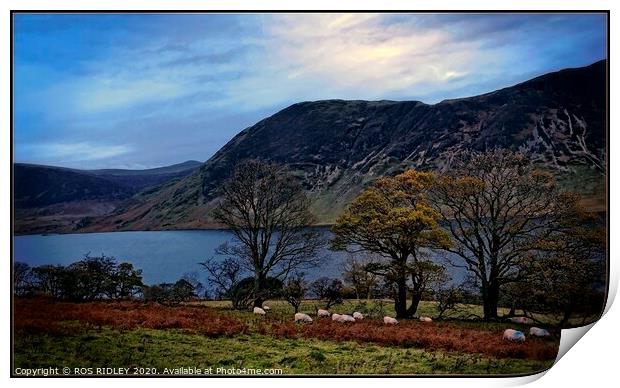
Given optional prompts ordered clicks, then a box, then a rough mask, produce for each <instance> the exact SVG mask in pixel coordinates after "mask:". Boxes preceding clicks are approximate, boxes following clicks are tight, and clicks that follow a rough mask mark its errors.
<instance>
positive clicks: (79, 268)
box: [61, 255, 116, 302]
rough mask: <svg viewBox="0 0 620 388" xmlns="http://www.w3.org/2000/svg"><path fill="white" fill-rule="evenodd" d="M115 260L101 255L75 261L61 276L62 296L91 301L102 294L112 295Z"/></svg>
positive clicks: (113, 292) (87, 256)
mask: <svg viewBox="0 0 620 388" xmlns="http://www.w3.org/2000/svg"><path fill="white" fill-rule="evenodd" d="M115 273H116V261H115V260H114V258H112V257H107V256H105V255H101V256H100V257H90V256H89V255H86V256H85V258H84V259H82V260H80V261H77V262H75V263H73V264H71V265H69V266H68V267H66V268H65V270H64V274H63V276H62V282H61V284H62V290H63V296H64V297H65V298H67V299H72V300H75V301H78V302H79V301H92V300H94V299H97V298H100V297H102V296H108V297H109V296H110V295H114V294H115V292H116V283H115V282H114V275H115Z"/></svg>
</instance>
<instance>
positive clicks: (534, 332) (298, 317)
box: [254, 306, 551, 342]
mask: <svg viewBox="0 0 620 388" xmlns="http://www.w3.org/2000/svg"><path fill="white" fill-rule="evenodd" d="M269 310H270V308H269V306H263V307H262V308H260V307H254V314H257V315H265V314H267V311H269ZM316 315H317V317H319V318H329V317H331V318H332V321H335V322H342V323H346V322H355V321H360V320H362V319H364V315H363V314H362V313H360V312H359V311H356V312H354V313H353V314H352V315H348V314H336V313H333V314H332V313H330V312H329V311H327V310H323V309H318V310H317V314H316ZM419 319H420V321H421V322H432V321H433V320H432V319H431V318H430V317H424V316H422V317H420V318H419ZM510 321H511V322H513V323H523V324H526V323H529V319H528V318H526V317H514V318H511V319H510ZM295 322H296V323H312V318H311V317H310V315H308V314H304V313H295ZM383 323H384V324H386V325H398V321H397V320H396V318H392V317H390V316H385V317H383ZM550 335H551V334H550V333H549V332H548V331H547V330H545V329H541V328H539V327H531V328H530V336H532V337H540V338H543V337H549V336H550ZM503 339H505V340H508V341H517V342H523V341H525V334H523V332H521V331H518V330H514V329H506V330H504V335H503Z"/></svg>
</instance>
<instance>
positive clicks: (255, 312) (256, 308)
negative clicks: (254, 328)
mask: <svg viewBox="0 0 620 388" xmlns="http://www.w3.org/2000/svg"><path fill="white" fill-rule="evenodd" d="M254 314H258V315H265V314H266V313H265V310H263V309H262V308H260V307H254Z"/></svg>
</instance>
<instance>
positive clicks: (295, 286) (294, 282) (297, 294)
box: [282, 273, 308, 313]
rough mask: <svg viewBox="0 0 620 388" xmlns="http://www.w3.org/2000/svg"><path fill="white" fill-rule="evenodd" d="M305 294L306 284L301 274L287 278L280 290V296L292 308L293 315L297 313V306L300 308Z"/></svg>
mask: <svg viewBox="0 0 620 388" xmlns="http://www.w3.org/2000/svg"><path fill="white" fill-rule="evenodd" d="M306 292H308V283H307V282H306V279H304V274H303V273H298V274H295V276H293V277H290V278H288V279H287V281H286V283H285V284H284V287H283V288H282V295H283V296H284V297H285V298H286V300H287V302H289V303H290V304H291V306H293V308H294V309H295V313H298V312H299V306H301V302H303V300H304V298H305V296H306Z"/></svg>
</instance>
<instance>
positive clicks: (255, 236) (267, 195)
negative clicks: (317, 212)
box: [213, 160, 323, 307]
mask: <svg viewBox="0 0 620 388" xmlns="http://www.w3.org/2000/svg"><path fill="white" fill-rule="evenodd" d="M220 194H221V200H220V201H219V203H218V205H217V207H216V209H215V210H214V211H213V218H214V219H215V220H216V221H217V222H220V223H222V224H223V225H225V226H226V227H227V228H229V229H230V231H231V232H232V234H233V235H234V237H235V241H234V243H232V244H224V245H222V246H220V248H219V253H222V254H225V255H227V256H229V257H230V258H232V259H234V260H236V261H237V262H238V263H239V264H240V266H241V267H242V268H243V269H245V270H247V271H249V272H250V273H251V274H252V276H253V279H254V284H253V287H252V294H253V301H254V303H253V304H254V306H257V307H260V306H262V303H263V301H264V300H265V295H264V291H265V284H266V281H267V278H268V277H273V278H277V279H285V278H286V276H287V275H288V274H289V273H290V272H291V271H294V270H302V269H304V268H308V267H311V266H315V265H317V264H318V262H319V260H318V257H317V252H318V250H319V248H320V247H321V246H322V245H323V239H322V238H321V235H320V233H318V231H316V230H313V229H310V228H308V226H309V225H311V224H312V223H313V222H314V220H315V219H314V217H313V216H312V213H311V212H310V202H309V201H308V199H307V198H306V196H305V194H304V191H303V189H302V187H301V185H300V184H299V182H298V181H297V179H295V177H294V176H293V175H292V173H291V172H290V171H289V170H287V169H286V168H284V167H281V166H277V165H275V164H270V163H267V162H263V161H259V160H250V161H247V162H245V163H243V164H241V165H240V166H239V167H238V168H237V169H236V170H235V172H234V173H233V176H232V177H231V178H230V179H228V180H227V181H226V182H225V183H224V184H223V185H222V188H221V191H220Z"/></svg>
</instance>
